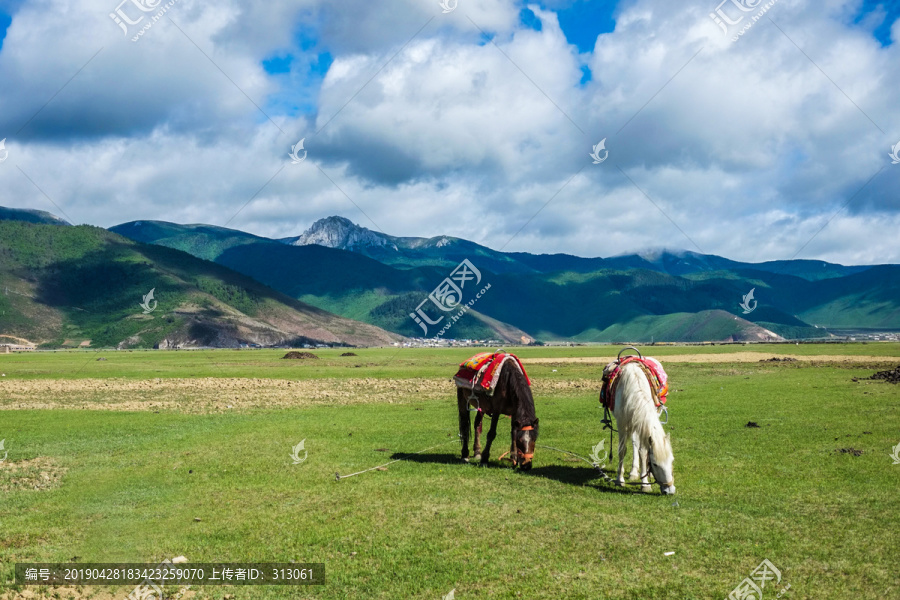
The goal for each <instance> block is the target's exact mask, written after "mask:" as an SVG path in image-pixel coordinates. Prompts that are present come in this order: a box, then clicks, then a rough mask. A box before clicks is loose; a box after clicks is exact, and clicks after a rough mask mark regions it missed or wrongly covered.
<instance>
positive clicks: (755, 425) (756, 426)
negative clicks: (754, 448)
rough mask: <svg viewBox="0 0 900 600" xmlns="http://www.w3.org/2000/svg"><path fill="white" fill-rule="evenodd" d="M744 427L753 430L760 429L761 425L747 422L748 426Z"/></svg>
mask: <svg viewBox="0 0 900 600" xmlns="http://www.w3.org/2000/svg"><path fill="white" fill-rule="evenodd" d="M744 427H750V428H751V429H753V428H759V423H757V422H756V421H747V424H746V425H744Z"/></svg>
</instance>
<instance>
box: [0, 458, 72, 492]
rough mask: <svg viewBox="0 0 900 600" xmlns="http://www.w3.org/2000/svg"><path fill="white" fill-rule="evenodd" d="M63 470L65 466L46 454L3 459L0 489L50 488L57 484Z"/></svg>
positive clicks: (41, 489)
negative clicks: (29, 457)
mask: <svg viewBox="0 0 900 600" xmlns="http://www.w3.org/2000/svg"><path fill="white" fill-rule="evenodd" d="M65 472H66V470H65V468H63V467H61V466H59V465H58V464H57V463H56V461H54V460H53V459H52V458H49V457H46V456H38V457H36V458H33V459H31V460H21V461H18V462H12V461H9V460H4V461H3V462H0V491H2V492H9V491H11V490H38V491H44V490H50V489H53V488H55V487H58V486H59V480H60V479H62V476H63V475H64V474H65Z"/></svg>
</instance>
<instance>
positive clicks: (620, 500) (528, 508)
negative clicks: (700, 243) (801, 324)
mask: <svg viewBox="0 0 900 600" xmlns="http://www.w3.org/2000/svg"><path fill="white" fill-rule="evenodd" d="M617 350H618V348H613V347H603V346H595V347H568V348H523V349H521V350H517V351H516V352H517V353H518V354H519V355H520V356H521V357H523V358H524V359H525V360H526V367H527V368H528V371H529V374H530V375H531V376H532V378H533V379H534V383H535V393H536V400H537V412H538V416H539V417H540V419H541V438H540V439H539V440H538V443H539V444H540V445H542V446H553V447H556V448H561V449H566V450H569V451H572V452H575V453H577V454H579V455H581V456H587V455H588V453H589V452H590V451H591V448H592V447H593V446H594V445H595V444H597V443H598V442H600V441H601V440H606V442H605V444H606V447H607V448H608V447H609V432H604V431H602V430H601V426H600V418H601V415H602V411H601V410H600V409H599V408H598V406H597V392H598V389H599V378H600V371H601V368H602V364H601V363H602V360H600V359H599V358H598V359H597V360H595V361H593V362H591V359H592V357H608V356H611V355H614V354H615V352H616V351H617ZM345 351H346V350H336V349H326V350H316V351H315V352H316V353H317V354H318V355H319V356H320V357H321V358H320V359H319V360H307V361H287V360H280V358H279V357H280V356H281V355H282V354H283V353H284V351H272V350H259V351H191V352H186V351H181V352H159V351H157V352H151V351H144V352H141V351H135V352H116V351H102V352H95V351H81V352H74V351H73V352H57V353H33V354H13V355H0V371H2V373H5V377H3V378H2V379H0V439H5V442H6V450H8V452H9V454H8V457H7V458H6V460H5V461H4V462H3V463H0V598H3V597H4V594H6V596H5V597H9V598H16V597H29V596H27V595H25V594H27V593H28V592H43V593H45V594H46V596H47V597H60V598H66V597H70V596H71V597H74V598H88V597H96V598H123V597H124V596H125V594H126V593H127V591H129V590H127V589H124V588H122V589H103V588H81V589H77V588H71V589H66V590H39V589H38V588H28V590H27V591H23V590H24V588H15V587H14V586H12V585H11V584H10V583H9V582H10V580H11V579H12V572H13V565H14V564H15V563H16V562H37V561H48V562H67V561H70V560H72V559H73V558H74V559H75V560H77V562H113V561H123V562H124V561H127V562H159V561H160V560H162V559H164V558H167V557H168V558H171V557H173V556H178V555H184V556H187V557H188V559H189V560H190V561H191V562H192V563H198V562H223V561H233V562H238V561H247V562H251V561H252V562H290V561H295V562H323V563H325V565H326V573H327V580H328V583H327V584H326V585H324V586H318V587H290V588H288V587H275V586H272V587H239V586H234V587H203V588H192V589H191V590H189V591H188V592H187V594H186V595H185V596H184V597H185V598H191V597H198V598H199V597H202V598H224V597H226V596H229V597H233V598H235V599H237V600H242V599H250V598H322V599H330V598H335V599H336V598H366V599H369V598H422V599H425V598H433V599H435V600H437V599H439V598H441V597H443V596H445V595H446V594H448V592H450V590H451V589H455V590H456V591H455V595H456V598H460V599H466V598H488V597H492V598H591V599H593V598H616V599H620V598H621V599H625V598H634V599H646V598H672V599H675V598H678V599H681V598H698V599H699V598H704V599H705V598H725V597H727V596H728V594H729V593H730V592H731V590H733V589H734V588H735V587H736V586H737V585H738V584H739V583H740V582H741V581H742V580H743V579H744V578H746V577H748V576H749V575H750V572H751V571H752V570H753V569H754V568H755V567H756V566H757V565H758V564H759V563H760V562H762V560H763V559H769V560H770V561H771V562H772V563H773V564H774V565H775V566H776V567H778V568H779V569H780V570H781V573H782V580H781V582H780V584H778V585H777V586H776V585H775V584H774V582H770V583H769V585H768V586H766V588H765V590H764V596H763V597H764V598H775V597H776V596H777V595H778V593H779V592H780V590H782V589H783V588H784V587H785V586H787V585H788V584H789V585H790V589H788V590H787V591H786V592H785V593H784V594H783V595H782V596H781V597H784V598H817V599H819V598H848V597H853V598H873V599H874V598H879V599H881V598H896V597H898V596H900V584H898V579H897V576H896V561H895V560H894V557H895V555H896V551H897V548H898V547H900V500H898V489H900V487H898V484H900V465H893V464H892V460H891V458H890V456H889V454H890V452H891V450H892V447H893V446H895V445H897V444H898V443H900V405H898V400H900V387H898V386H896V385H891V384H888V383H884V382H880V381H868V380H860V381H853V378H862V377H868V376H869V375H871V374H872V372H873V371H874V369H876V368H881V367H888V366H896V365H897V364H898V363H900V346H898V345H896V344H867V345H864V344H855V345H800V346H791V345H769V346H764V345H750V346H710V347H656V348H652V349H647V351H648V353H649V354H651V355H654V356H657V357H660V358H662V360H663V362H664V364H665V365H666V368H667V370H668V371H669V374H670V378H671V388H672V390H673V391H672V392H671V394H670V400H669V407H670V423H669V426H668V427H667V429H668V430H669V431H670V432H671V436H672V443H673V447H674V451H675V457H676V462H675V478H676V484H677V488H678V494H677V496H675V497H674V498H672V497H663V496H661V495H660V494H659V492H658V487H656V486H654V492H653V493H651V494H642V493H639V492H636V489H637V488H636V487H635V486H630V487H627V488H626V489H620V488H616V487H614V486H612V485H610V484H609V483H607V482H606V481H605V480H604V478H603V477H601V476H599V475H598V473H597V472H596V471H594V470H593V469H592V468H591V467H590V466H589V465H588V464H586V463H584V462H582V461H580V460H578V459H577V458H573V457H572V456H569V455H566V454H562V453H559V452H556V451H553V450H549V449H547V448H545V447H539V448H538V450H537V452H536V455H535V462H534V465H535V466H534V469H533V470H532V471H531V472H529V473H527V474H522V473H518V472H516V471H514V470H512V469H510V468H508V467H506V466H500V465H499V464H498V463H497V462H496V460H493V461H492V465H491V466H489V467H488V468H479V467H477V466H474V465H465V464H462V463H460V462H459V460H458V456H459V446H458V443H456V441H455V440H456V414H455V405H454V404H455V403H454V401H453V399H452V388H449V387H448V386H449V384H448V382H447V379H449V377H450V376H451V375H452V374H453V371H454V367H455V365H457V364H458V363H459V362H460V361H462V360H464V359H465V358H467V357H468V356H469V355H470V354H472V353H474V351H472V350H467V349H440V350H419V349H412V350H410V349H403V350H399V351H398V350H397V349H370V350H353V352H355V353H356V354H358V356H353V357H341V356H340V354H341V353H342V352H345ZM746 353H757V354H758V356H759V359H765V358H769V357H771V356H776V355H777V356H781V355H787V354H790V355H794V356H797V357H799V358H803V359H804V360H801V361H797V362H788V363H768V362H766V363H762V362H759V360H756V354H752V355H749V356H750V358H748V355H747V354H746ZM685 355H692V356H695V357H696V356H697V355H702V357H703V358H704V360H705V361H706V362H687V360H688V359H687V358H685ZM717 355H722V356H717ZM729 355H730V357H731V358H730V357H729ZM667 356H668V357H670V358H671V359H672V360H671V361H670V362H667V361H666V357H667ZM101 357H102V358H105V359H106V360H103V361H99V360H97V359H98V358H101ZM738 357H740V361H738V360H737V359H738ZM816 357H821V359H817V358H816ZM573 359H577V360H573ZM532 360H533V361H539V362H528V361H532ZM236 378H239V381H240V383H239V384H235V383H234V382H235V381H238V379H236ZM157 380H160V381H161V383H160V386H161V387H159V388H153V387H152V385H150V384H152V383H153V382H155V381H157ZM191 380H196V381H191ZM414 381H420V382H421V385H419V387H416V386H417V385H418V384H414V383H412V382H414ZM145 384H146V385H148V386H150V387H148V388H147V390H149V391H144V392H142V393H143V394H144V395H145V396H147V395H148V394H149V395H151V396H153V397H154V399H155V404H154V405H153V406H152V407H150V408H146V407H143V406H144V405H142V407H143V408H141V407H137V408H135V407H133V406H132V407H130V408H128V409H126V410H97V409H96V408H97V406H99V405H100V404H102V403H103V402H104V401H105V400H107V399H108V398H107V397H110V396H112V395H115V394H123V393H126V392H123V391H122V390H130V389H133V386H138V385H145ZM167 384H168V385H169V387H166V385H167ZM201 384H202V385H201ZM274 384H278V385H279V386H297V387H287V388H283V387H279V388H278V389H279V390H282V389H284V394H285V397H287V398H289V399H290V400H289V401H286V402H287V403H284V402H282V403H280V404H278V405H277V407H274V406H268V405H266V403H265V402H261V405H253V406H251V405H249V404H247V403H246V402H245V403H241V404H238V403H237V402H238V400H231V399H230V398H231V396H230V395H231V394H233V395H234V397H235V398H239V399H253V398H262V399H265V398H269V397H274V396H272V394H273V393H274V392H272V388H271V386H272V385H274ZM234 385H237V387H233V386H234ZM29 386H30V387H29ZM41 386H54V387H41ZM179 386H182V387H179ZM192 386H194V387H192ZM198 386H199V387H198ZM392 386H394V387H395V388H396V391H395V392H394V393H385V390H390V389H391V387H392ZM368 389H371V390H376V389H377V390H378V392H377V393H375V392H374V391H373V393H371V394H369V393H367V390H368ZM42 390H43V391H42ZM46 390H52V392H47V391H46ZM106 390H108V391H106ZM154 390H155V391H154ZM179 390H182V391H179ZM236 390H237V391H236ZM314 391H315V394H314V393H313V392H314ZM278 393H279V394H281V393H282V392H281V391H279V392H278ZM29 394H31V395H34V396H40V395H48V394H49V395H52V396H53V397H51V398H38V397H35V398H31V397H30V396H29ZM316 394H317V395H316ZM154 395H155V396H154ZM210 395H211V396H221V402H217V401H216V400H215V398H213V399H212V400H210V397H209V396H210ZM242 396H243V397H246V398H241V397H242ZM278 397H279V398H281V396H278ZM39 401H48V402H50V404H51V407H50V408H44V409H37V408H34V409H17V410H2V409H4V408H5V409H8V408H10V406H12V405H14V404H15V403H18V404H20V405H26V406H30V405H32V404H34V403H36V402H39ZM229 402H234V404H231V405H229V404H228V403H229ZM67 403H71V408H69V407H68V406H69V404H67ZM192 404H195V405H196V407H195V408H196V410H189V408H190V407H191V406H192ZM104 406H106V405H104ZM229 407H233V408H229ZM748 421H753V422H755V423H757V424H759V427H758V428H748V427H746V425H747V423H748ZM507 428H508V422H507V421H505V420H504V422H503V423H501V434H500V435H498V445H496V446H495V448H497V449H498V450H497V451H496V452H494V457H496V456H497V455H498V454H499V452H502V450H503V449H504V448H503V440H505V439H506V435H508V434H507V431H508V429H507ZM301 440H305V448H306V450H307V451H308V459H307V460H306V461H305V462H303V463H302V464H299V465H294V464H292V462H293V461H292V460H291V458H290V456H289V455H290V452H291V448H292V446H294V445H295V444H297V443H298V442H299V441H301ZM435 446H436V447H435ZM432 447H433V448H432ZM426 448H432V449H430V450H427V451H425V452H423V453H421V454H417V455H415V456H411V457H410V456H408V454H409V453H412V452H417V451H420V450H423V449H426ZM0 456H2V451H0ZM403 457H405V459H404V460H402V461H400V462H395V463H393V464H390V465H389V466H388V467H387V468H386V470H384V471H378V470H375V471H370V472H367V473H365V474H362V475H359V476H357V477H353V478H350V479H344V480H341V481H336V480H335V477H334V474H335V472H340V473H343V474H347V473H351V472H354V471H359V470H361V469H366V468H369V467H373V466H376V465H379V464H383V463H386V462H388V461H390V460H392V459H394V458H403ZM504 464H505V463H504ZM613 466H614V465H608V466H607V467H606V472H607V473H608V474H610V475H613ZM198 518H199V519H200V520H199V521H198V520H196V519H198ZM669 552H674V554H672V555H668V556H667V555H666V553H669ZM75 557H77V558H75ZM171 591H172V592H173V593H175V592H177V591H178V590H177V589H172V590H171ZM54 594H57V596H54Z"/></svg>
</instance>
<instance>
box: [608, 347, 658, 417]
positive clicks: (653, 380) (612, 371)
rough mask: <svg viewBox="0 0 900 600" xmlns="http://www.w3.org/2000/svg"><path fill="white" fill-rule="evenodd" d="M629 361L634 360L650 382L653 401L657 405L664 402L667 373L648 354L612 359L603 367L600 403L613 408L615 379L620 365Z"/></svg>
mask: <svg viewBox="0 0 900 600" xmlns="http://www.w3.org/2000/svg"><path fill="white" fill-rule="evenodd" d="M630 362H636V363H638V364H639V365H640V366H641V370H643V371H644V374H645V375H646V376H647V381H648V382H650V391H651V392H653V402H654V404H656V406H657V407H660V406H662V405H663V404H665V403H666V395H667V394H668V393H669V384H668V375H666V371H665V369H663V366H662V364H661V363H660V362H659V361H658V360H656V359H655V358H652V357H650V356H647V357H644V358H640V357H637V356H626V357H625V358H623V359H621V360H614V361H613V362H611V363H609V364H608V365H606V367H605V368H604V369H603V387H601V388H600V404H602V405H603V406H605V407H607V408H608V409H609V410H613V409H614V408H615V401H616V380H617V378H618V375H619V371H621V370H622V367H624V366H625V365H627V364H628V363H630Z"/></svg>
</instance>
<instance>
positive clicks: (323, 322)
mask: <svg viewBox="0 0 900 600" xmlns="http://www.w3.org/2000/svg"><path fill="white" fill-rule="evenodd" d="M0 214H3V215H4V216H5V218H4V219H3V220H0V343H10V342H12V343H16V344H22V343H23V342H31V343H33V344H35V345H43V346H45V347H66V346H92V347H118V348H136V347H161V348H167V347H201V346H212V347H239V346H242V345H258V346H275V345H293V346H296V345H300V344H308V345H314V344H328V345H335V344H340V345H365V346H369V345H383V344H390V343H394V342H397V341H399V340H401V339H403V338H402V337H401V336H399V335H397V334H393V333H390V332H387V331H384V330H382V329H380V328H378V327H375V326H372V325H369V324H366V323H360V322H358V321H353V320H350V319H346V318H343V317H339V316H337V315H334V314H331V313H329V312H327V311H324V310H322V309H320V308H317V307H314V306H310V305H308V304H305V303H303V302H300V301H298V300H296V299H294V298H290V297H288V296H286V295H284V294H282V293H280V292H278V291H276V290H273V289H271V288H269V287H267V286H265V285H263V284H261V283H259V282H257V281H255V280H253V279H252V278H250V277H247V276H245V275H241V274H240V273H236V272H234V271H233V270H231V269H228V268H226V267H223V266H221V265H217V264H215V263H213V262H209V261H205V260H201V259H198V258H196V257H194V256H192V255H190V254H188V253H186V252H182V251H180V250H174V249H171V248H166V247H164V246H159V245H150V244H141V243H138V242H134V241H132V240H129V239H127V238H124V237H122V236H120V235H117V234H115V233H113V232H110V231H107V230H105V229H101V228H99V227H92V226H88V225H82V226H78V227H74V226H68V224H67V223H65V222H64V221H62V220H55V219H51V220H47V219H46V218H44V220H42V221H41V222H39V223H34V222H33V219H32V217H34V214H33V213H30V212H28V213H24V214H22V215H14V214H11V213H10V211H9V210H6V211H5V212H0ZM11 216H21V217H22V218H21V219H10V217H11ZM47 223H52V224H47Z"/></svg>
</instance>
